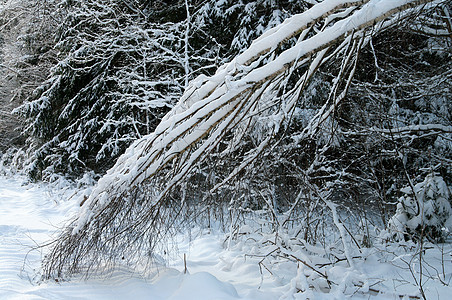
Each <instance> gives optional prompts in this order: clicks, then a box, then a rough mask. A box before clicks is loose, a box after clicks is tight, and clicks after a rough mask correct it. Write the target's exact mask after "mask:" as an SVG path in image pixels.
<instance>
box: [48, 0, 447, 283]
mask: <svg viewBox="0 0 452 300" xmlns="http://www.w3.org/2000/svg"><path fill="white" fill-rule="evenodd" d="M442 2H443V1H429V0H359V1H358V0H346V1H344V0H326V1H323V2H320V3H317V4H315V5H313V6H312V7H311V8H310V9H308V10H306V11H305V12H303V13H301V14H298V15H295V16H293V17H291V18H288V19H286V20H285V21H284V22H283V23H282V24H281V25H279V26H276V27H274V28H272V29H270V30H268V31H266V32H265V33H264V34H262V36H260V37H259V38H258V39H256V40H255V41H254V42H253V43H252V44H251V46H250V47H249V48H248V49H246V50H245V51H244V52H243V53H242V54H240V55H238V56H236V57H235V58H234V59H232V61H231V62H229V63H227V64H225V65H223V66H221V67H220V68H218V70H217V72H216V73H215V74H214V75H213V76H210V77H208V76H199V77H198V78H196V79H195V80H193V81H191V83H190V85H189V86H188V88H187V89H186V91H185V93H184V94H183V96H182V97H181V99H180V100H179V102H178V103H177V104H176V105H175V106H174V107H173V108H172V109H171V111H170V112H168V113H167V114H166V115H165V117H163V119H162V121H161V122H160V124H159V125H158V126H157V127H156V129H155V131H154V132H153V133H151V134H149V135H146V136H143V137H142V138H141V139H139V140H137V141H136V142H134V143H133V144H132V145H131V146H130V147H129V148H128V149H127V150H126V152H125V153H124V154H123V155H122V156H121V157H120V158H119V159H118V161H117V162H116V164H115V166H114V167H113V168H111V169H110V170H109V171H108V172H107V174H106V175H105V176H104V177H102V178H101V179H100V180H99V182H98V184H97V186H96V187H95V188H94V189H93V191H92V193H91V194H90V195H88V196H86V197H85V198H84V199H82V200H81V206H82V207H81V211H80V213H79V215H78V216H77V219H76V220H75V221H74V222H73V223H72V224H71V226H69V227H68V228H67V229H66V230H65V231H64V232H63V233H62V234H61V236H60V237H59V238H58V239H57V240H56V241H55V243H54V245H53V248H52V252H51V253H50V254H49V255H48V256H47V258H46V260H45V265H44V269H45V270H44V277H46V278H49V277H52V276H60V275H61V274H62V273H72V272H77V271H79V270H80V269H79V268H80V267H82V266H86V265H88V266H94V265H95V264H97V263H101V262H105V261H109V260H113V261H114V259H115V257H117V256H118V253H124V252H125V251H127V253H128V254H127V255H128V256H127V257H128V259H130V260H133V259H134V257H135V256H140V255H143V253H149V252H148V251H150V252H152V250H153V249H154V247H155V244H156V243H158V242H159V240H160V239H164V238H165V235H166V234H167V233H168V230H170V229H169V228H171V226H172V225H174V224H175V223H177V222H178V221H176V220H177V219H178V212H180V210H178V209H174V211H170V212H168V211H167V210H166V208H167V207H171V206H173V207H180V206H181V205H183V204H184V201H185V196H184V195H185V194H184V193H185V190H184V188H183V186H184V184H186V183H187V181H188V180H189V179H190V178H191V176H193V175H194V174H195V173H196V172H195V170H196V169H197V168H198V169H199V168H200V165H202V163H204V162H207V161H208V160H210V159H211V158H212V157H213V158H215V159H216V160H217V163H218V164H221V159H222V158H224V157H225V156H227V155H235V156H234V165H233V166H232V167H231V168H229V169H228V171H227V172H226V173H224V174H221V175H219V176H218V177H216V178H214V180H213V183H212V186H210V187H209V189H210V191H206V192H207V193H209V192H210V193H214V192H216V191H218V190H219V189H221V188H222V187H223V186H224V185H226V184H227V183H228V182H229V181H231V180H232V179H233V178H235V177H236V176H237V175H239V174H241V173H242V172H243V171H244V170H249V169H250V167H251V166H253V163H254V162H255V161H256V160H258V159H260V158H261V156H262V154H263V152H264V150H265V149H271V148H272V147H273V146H274V145H275V144H276V143H277V138H276V137H277V136H278V135H279V134H280V133H281V132H282V131H284V130H285V129H286V128H287V125H288V123H289V122H288V121H289V120H290V119H291V116H292V115H293V113H294V111H295V108H296V105H297V104H298V102H299V101H300V98H302V97H303V94H304V93H306V88H307V86H308V84H309V83H310V81H311V79H312V78H313V76H314V75H315V74H316V72H317V71H318V69H319V68H320V67H321V66H322V65H325V64H327V63H331V62H333V61H337V62H339V64H338V65H339V69H338V70H337V73H336V75H335V78H334V79H333V80H332V84H331V87H330V93H329V96H328V99H327V101H326V102H325V103H324V104H323V105H322V106H321V107H320V108H319V109H318V110H317V111H316V112H315V113H314V114H312V117H311V118H310V119H309V120H308V122H307V123H306V126H305V128H304V129H303V130H302V133H301V137H298V138H303V137H309V136H313V135H315V134H316V133H317V132H318V131H319V130H320V129H321V128H322V126H323V125H324V124H326V123H328V122H330V121H331V117H332V116H333V114H335V111H336V109H337V107H338V106H339V105H340V104H341V102H342V101H343V99H344V98H345V95H346V93H347V91H348V89H349V87H350V85H351V82H352V79H353V76H354V74H355V71H356V66H357V62H358V57H359V54H360V50H361V49H362V48H363V47H364V46H365V45H367V44H368V43H369V41H370V39H371V37H372V36H374V35H376V34H378V33H381V32H383V31H384V30H386V29H388V28H390V27H392V26H394V25H395V24H399V22H401V21H402V20H404V19H406V18H409V17H412V16H413V15H416V14H418V13H420V12H421V11H422V10H425V9H428V8H429V7H433V6H435V5H438V4H441V3H442ZM293 40H295V41H296V42H295V43H290V42H289V41H293ZM245 140H251V142H249V143H247V144H246V147H244V144H245V143H244V142H245ZM250 145H251V146H250ZM239 153H240V154H239ZM198 201H199V203H200V202H202V201H203V198H202V196H201V198H200V199H198ZM328 203H329V202H328ZM331 205H332V204H331ZM339 223H340V222H339V221H337V225H338V227H340V228H342V227H341V226H340V225H341V224H339ZM344 234H345V233H344ZM100 245H102V253H100V252H96V249H97V248H98V247H99V246H100ZM350 259H351V258H350Z"/></svg>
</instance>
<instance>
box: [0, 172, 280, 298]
mask: <svg viewBox="0 0 452 300" xmlns="http://www.w3.org/2000/svg"><path fill="white" fill-rule="evenodd" d="M21 182H22V181H21V179H20V178H14V179H11V178H5V177H0V299H225V300H226V299H269V300H270V299H277V298H279V294H280V293H281V291H280V290H278V288H281V285H278V284H276V283H274V282H272V280H271V279H269V278H264V280H265V282H266V284H267V288H266V289H262V288H261V289H258V288H259V285H260V283H261V276H260V273H259V268H258V266H257V265H256V264H254V263H250V264H248V265H242V266H239V267H237V268H235V269H234V270H231V269H228V268H227V266H228V265H231V264H232V263H233V262H234V260H231V257H227V255H228V253H230V255H233V252H225V251H224V250H223V246H222V241H221V240H220V239H219V238H218V236H217V237H214V236H210V235H208V236H207V237H202V238H197V239H196V240H195V241H194V242H193V243H192V245H191V246H190V247H189V245H188V239H185V240H186V241H185V242H184V241H182V243H181V244H180V245H179V246H178V247H179V249H180V251H179V252H180V253H182V252H184V253H186V254H187V269H188V272H189V274H183V270H184V265H183V254H180V255H179V256H181V257H180V259H177V258H176V259H175V260H174V262H172V263H171V267H170V268H165V267H160V268H158V270H157V269H156V270H155V274H153V275H152V274H151V275H150V276H148V277H146V278H143V277H142V276H139V275H136V274H134V273H133V270H129V269H126V268H120V269H119V270H115V271H114V272H112V273H110V274H108V275H106V276H105V278H93V279H90V280H88V281H81V282H80V281H79V282H77V281H71V282H63V283H54V282H50V283H42V284H40V285H36V284H32V282H33V281H34V279H35V278H33V277H34V276H36V272H35V269H38V267H39V260H40V258H41V253H40V251H38V250H34V251H30V250H31V249H32V247H34V246H36V244H38V243H42V242H45V241H47V240H48V239H49V237H50V235H51V234H52V233H53V232H54V231H55V229H56V228H57V227H58V226H61V225H62V224H63V221H64V220H65V219H66V218H67V217H68V216H70V215H71V211H73V210H74V209H75V208H73V207H71V206H70V205H69V203H70V202H68V201H63V200H61V199H60V198H61V195H55V194H53V195H52V194H51V193H49V189H47V188H45V187H40V186H37V185H24V186H22V185H21ZM66 196H67V194H66ZM228 260H229V261H228ZM218 278H221V280H219V279H218Z"/></svg>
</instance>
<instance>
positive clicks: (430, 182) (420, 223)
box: [389, 174, 452, 242]
mask: <svg viewBox="0 0 452 300" xmlns="http://www.w3.org/2000/svg"><path fill="white" fill-rule="evenodd" d="M401 192H402V193H403V195H402V196H401V197H400V198H399V199H398V204H397V210H396V213H395V215H394V216H393V217H392V218H391V219H390V221H389V229H390V231H391V234H392V238H394V239H395V240H402V239H405V240H408V239H414V240H419V239H420V238H422V237H426V238H427V239H428V240H430V241H432V242H442V241H444V239H445V238H446V237H447V235H448V233H449V231H450V230H451V229H452V207H451V200H452V199H451V193H450V190H449V187H448V186H447V184H446V183H445V182H444V180H443V178H442V177H441V176H439V175H437V174H429V175H427V176H426V177H425V179H424V181H422V182H420V183H418V184H416V185H414V186H413V187H409V186H408V187H405V188H403V189H402V190H401Z"/></svg>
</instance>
